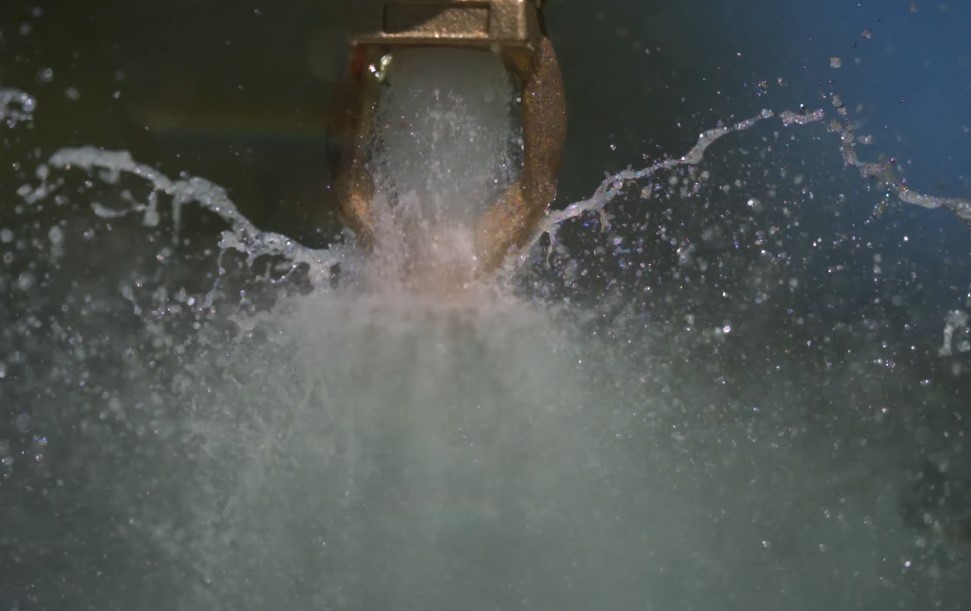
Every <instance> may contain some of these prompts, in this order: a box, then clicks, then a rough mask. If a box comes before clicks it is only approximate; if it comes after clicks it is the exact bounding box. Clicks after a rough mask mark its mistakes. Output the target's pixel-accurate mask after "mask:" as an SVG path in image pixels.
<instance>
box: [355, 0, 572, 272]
mask: <svg viewBox="0 0 971 611" xmlns="http://www.w3.org/2000/svg"><path fill="white" fill-rule="evenodd" d="M541 3H542V0H489V1H483V0H352V5H351V6H352V8H351V10H352V17H351V33H350V35H349V36H348V44H349V47H350V71H349V76H348V81H349V83H348V84H349V88H348V99H347V100H346V101H345V103H344V117H343V118H344V121H343V124H344V125H345V129H346V130H347V133H346V134H345V142H346V143H347V146H346V148H345V150H344V151H343V154H342V155H341V159H340V163H339V168H338V170H337V172H338V177H337V181H336V187H337V195H338V199H339V203H340V210H341V214H342V216H343V217H344V220H345V222H346V223H347V224H348V226H349V227H350V228H351V229H352V230H353V231H354V232H355V233H356V234H357V235H358V237H359V238H360V239H361V240H362V241H363V242H364V243H365V244H366V245H369V246H373V240H374V231H373V218H372V214H371V205H370V203H371V199H372V197H373V193H374V183H373V180H372V178H371V176H370V174H369V172H368V170H367V167H366V162H367V148H368V139H369V133H368V129H367V126H368V124H369V121H370V118H371V117H370V115H371V113H372V112H373V109H374V104H375V100H374V99H373V96H374V88H373V87H369V86H368V82H367V81H368V79H369V78H370V79H372V80H373V78H374V77H373V76H372V75H371V74H370V71H372V70H373V67H374V66H377V65H379V61H380V58H381V57H382V56H383V55H384V54H386V53H387V52H388V51H390V50H392V49H393V48H395V47H402V46H406V47H415V46H424V47H428V46H448V47H465V48H470V47H471V48H481V49H488V50H491V51H492V52H494V53H497V54H499V55H500V56H501V57H502V58H503V61H504V62H505V64H506V66H507V69H508V70H510V71H511V72H512V73H513V74H515V75H516V76H517V77H518V80H519V83H520V84H521V87H522V91H521V95H522V122H523V146H524V156H523V168H522V173H521V175H520V178H519V180H517V181H516V183H514V184H513V185H511V186H510V187H509V188H508V189H507V190H506V192H505V193H504V194H503V195H502V196H501V197H500V199H499V201H498V202H497V203H496V205H495V206H493V207H492V208H490V210H489V212H488V213H487V214H486V215H485V216H484V218H482V219H481V220H480V221H479V223H478V226H477V227H476V228H475V232H476V247H477V252H478V255H477V256H478V259H479V264H478V272H479V273H488V272H491V271H493V270H495V269H496V268H498V267H499V266H500V265H501V264H502V262H503V260H504V259H505V257H506V256H507V254H508V253H509V252H510V251H511V250H513V249H515V248H518V247H520V246H522V245H523V244H524V243H525V241H526V240H527V239H528V238H529V235H530V233H531V231H532V230H533V228H534V227H535V225H536V224H537V223H538V221H539V220H540V219H541V218H542V216H543V215H544V214H545V212H546V209H547V207H548V206H549V204H550V203H551V202H552V201H553V199H554V198H555V197H556V176H557V173H558V172H559V165H560V157H561V153H562V149H563V144H564V142H565V139H566V105H565V102H564V95H563V80H562V76H561V74H560V68H559V63H558V62H557V59H556V54H555V53H554V51H553V45H552V43H551V42H550V40H549V39H548V38H547V37H546V35H545V33H544V31H543V24H542V15H541V13H540V7H541Z"/></svg>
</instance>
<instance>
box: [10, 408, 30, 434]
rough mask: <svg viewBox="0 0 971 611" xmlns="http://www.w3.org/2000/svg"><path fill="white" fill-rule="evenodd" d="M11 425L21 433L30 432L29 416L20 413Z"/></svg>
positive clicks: (25, 413)
mask: <svg viewBox="0 0 971 611" xmlns="http://www.w3.org/2000/svg"><path fill="white" fill-rule="evenodd" d="M13 425H14V427H15V428H16V429H17V430H18V431H20V432H21V433H26V432H27V431H29V430H30V414H28V413H27V412H21V413H20V414H18V415H17V417H16V418H14V421H13Z"/></svg>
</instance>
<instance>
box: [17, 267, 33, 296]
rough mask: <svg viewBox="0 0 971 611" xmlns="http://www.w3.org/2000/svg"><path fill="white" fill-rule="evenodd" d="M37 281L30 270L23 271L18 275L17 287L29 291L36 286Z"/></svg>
mask: <svg viewBox="0 0 971 611" xmlns="http://www.w3.org/2000/svg"><path fill="white" fill-rule="evenodd" d="M35 282H36V278H35V277H34V274H32V273H30V272H23V273H21V274H20V275H19V276H17V288H18V289H20V290H21V291H25V292H26V291H29V290H30V289H32V288H33V287H34V283H35Z"/></svg>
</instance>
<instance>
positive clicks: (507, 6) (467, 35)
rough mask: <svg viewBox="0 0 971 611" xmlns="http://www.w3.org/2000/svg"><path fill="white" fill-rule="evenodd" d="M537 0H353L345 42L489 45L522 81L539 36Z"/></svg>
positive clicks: (357, 44) (378, 45) (376, 45)
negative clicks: (349, 27) (346, 40)
mask: <svg viewBox="0 0 971 611" xmlns="http://www.w3.org/2000/svg"><path fill="white" fill-rule="evenodd" d="M539 2H540V0H353V2H352V6H351V31H350V34H349V36H348V44H350V46H351V47H352V48H355V47H371V48H376V49H384V50H387V48H388V47H395V46H449V47H479V48H491V49H493V50H495V51H497V52H499V53H501V54H502V56H503V58H504V59H505V60H506V61H507V63H509V64H510V65H511V67H512V68H513V70H514V71H515V72H516V73H517V75H518V76H519V77H520V78H521V79H522V80H523V81H525V79H526V78H527V77H528V73H529V71H530V70H531V69H532V67H533V61H532V60H533V57H534V55H535V54H536V52H537V50H538V49H539V42H540V39H541V38H542V37H543V33H542V28H541V27H540V14H539V9H540V3H539Z"/></svg>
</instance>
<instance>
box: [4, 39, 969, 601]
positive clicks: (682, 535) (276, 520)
mask: <svg viewBox="0 0 971 611" xmlns="http://www.w3.org/2000/svg"><path fill="white" fill-rule="evenodd" d="M568 58H569V53H567V54H566V55H565V58H564V61H565V62H567V61H568ZM408 68H409V67H408V65H407V62H406V65H405V67H404V69H405V70H406V71H407V70H408ZM412 68H414V66H412ZM479 73H480V74H481V75H482V76H483V80H482V81H477V82H482V83H487V84H488V83H491V84H492V85H494V86H495V87H494V89H495V91H498V92H499V93H494V95H495V97H489V96H485V97H487V98H488V100H489V102H490V104H491V103H492V102H493V101H495V100H497V99H498V100H500V101H502V100H503V96H505V95H507V94H508V90H507V89H504V88H505V87H507V86H508V82H504V81H503V80H502V79H503V78H504V77H503V75H501V74H499V73H496V74H492V75H491V76H490V74H489V72H488V70H487V69H481V70H479ZM0 76H2V75H0ZM411 78H412V80H411V81H409V82H411V83H419V82H421V78H422V77H421V76H420V75H412V77H411ZM489 79H491V80H489ZM392 86H393V85H392ZM471 87H472V89H473V90H474V88H475V87H474V86H471ZM457 88H458V89H461V87H457ZM487 88H488V87H487ZM28 89H29V88H27V87H25V88H23V89H13V88H9V87H8V88H6V89H2V90H0V130H2V131H0V142H3V146H4V148H3V154H4V155H5V156H7V155H12V157H8V158H11V159H14V161H13V162H12V163H14V164H15V165H16V167H14V168H13V169H12V170H11V171H9V172H8V173H7V174H4V177H5V178H6V179H7V180H5V182H3V183H2V184H0V256H2V257H3V258H2V265H3V267H2V268H0V269H2V271H0V293H2V295H3V301H2V307H0V347H2V350H0V501H2V502H0V608H12V609H19V610H21V611H26V610H33V609H146V610H154V609H159V610H162V609H186V610H198V609H252V610H264V609H276V608H290V609H300V610H316V609H414V610H416V611H417V610H433V609H454V608H462V609H567V610H568V609H611V610H613V609H617V610H625V609H659V610H668V609H739V610H751V609H793V610H796V609H806V610H811V609H812V610H815V609H850V608H897V609H929V608H933V609H962V608H965V607H966V606H967V605H968V604H969V602H971V591H969V589H968V586H967V576H968V574H969V571H971V547H969V546H971V514H969V511H968V509H967V507H969V506H971V453H969V452H971V450H969V449H968V447H967V443H968V442H967V435H968V433H967V430H968V429H967V419H968V417H969V413H968V410H967V407H966V405H967V402H968V396H969V392H971V387H969V385H968V371H969V370H968V368H969V367H971V361H969V359H971V326H969V324H968V314H967V312H968V310H969V309H971V285H969V282H968V277H969V275H968V274H969V272H971V265H969V262H971V260H969V258H968V244H969V242H971V240H969V238H968V232H967V230H966V227H965V226H964V223H962V220H965V221H966V220H967V219H968V202H967V201H966V200H964V199H960V198H959V197H952V196H948V197H937V196H934V195H930V194H925V193H931V192H932V191H933V189H932V188H922V187H917V186H914V185H911V184H908V183H907V182H906V181H905V180H903V179H901V178H899V177H898V174H899V173H900V172H899V166H897V165H896V162H895V161H891V160H890V159H880V157H879V153H878V152H876V147H870V148H867V146H866V145H865V144H864V142H865V141H866V139H865V138H864V139H863V140H861V134H860V133H859V130H860V126H859V123H858V122H857V120H856V119H855V117H854V116H853V113H851V112H849V111H847V109H846V108H845V106H844V105H843V102H842V100H841V99H840V97H839V96H835V95H832V94H829V93H827V94H826V95H825V96H823V97H822V99H821V100H814V101H818V102H819V104H817V105H816V106H814V105H807V106H806V107H805V108H803V109H799V108H795V109H794V110H787V108H786V107H780V108H776V109H774V110H772V111H770V110H762V108H763V106H764V105H762V104H758V105H756V106H754V107H752V109H751V112H749V113H748V115H747V116H750V117H751V118H749V119H741V120H739V119H732V120H730V121H726V122H725V123H724V124H712V125H711V126H710V129H706V130H705V131H703V132H702V133H701V134H700V136H698V137H697V139H695V138H694V137H692V138H691V139H692V140H694V142H692V143H689V144H688V145H687V146H686V147H684V149H683V150H675V151H666V152H665V153H664V154H662V155H660V156H657V157H655V158H654V160H648V161H645V162H644V164H643V166H642V168H641V169H635V168H629V169H627V170H622V171H620V172H611V173H610V175H609V176H607V177H606V178H605V179H604V181H603V183H602V184H601V185H600V186H599V187H598V188H596V189H595V190H594V192H593V193H591V194H590V195H589V196H588V197H582V198H579V200H578V201H577V202H575V203H572V204H566V205H560V206H558V210H557V211H555V212H553V213H552V214H551V215H550V216H549V217H548V218H547V219H546V220H545V221H544V224H543V226H542V227H541V228H540V230H539V231H538V232H537V234H536V236H535V239H534V240H533V241H532V242H531V243H530V245H529V246H528V247H527V248H525V249H524V250H523V252H521V253H518V254H517V255H516V256H514V257H512V258H511V259H510V263H509V265H508V267H507V269H506V270H504V273H503V274H501V275H500V277H499V278H497V279H495V280H494V281H490V282H484V283H482V284H481V285H477V286H473V287H470V288H469V289H468V290H467V291H465V292H462V293H460V294H457V295H452V296H450V297H449V298H447V299H445V298H442V296H441V295H438V294H428V293H423V292H421V291H415V290H412V289H410V288H408V287H405V286H403V285H402V284H401V283H400V282H397V281H395V278H396V277H395V276H394V275H393V274H390V275H389V274H388V273H387V270H388V268H389V265H383V266H381V267H380V268H376V267H375V263H374V262H375V261H379V262H380V261H385V262H388V261H391V260H392V259H393V258H394V257H395V256H397V255H398V254H400V251H397V250H392V251H390V252H384V253H382V252H380V251H379V253H378V255H379V256H377V257H374V256H370V255H367V254H365V253H362V252H360V251H359V250H358V249H356V248H355V246H354V244H353V240H352V239H350V237H347V236H345V237H344V238H340V237H338V238H336V239H334V240H333V241H332V243H331V244H330V245H329V246H328V247H327V248H308V247H306V246H304V245H301V244H300V243H299V242H298V241H296V240H295V239H293V238H290V237H287V236H285V235H282V234H280V233H275V232H272V231H266V230H263V229H261V228H260V227H258V226H257V225H256V224H254V223H253V221H252V220H251V219H250V218H249V217H248V216H247V215H244V214H242V213H241V212H240V211H239V209H238V207H237V206H236V205H235V204H234V197H233V196H232V195H231V192H230V191H228V190H227V189H226V188H224V187H222V186H220V185H218V184H216V183H215V182H213V181H210V180H207V179H205V178H202V177H195V176H192V175H191V174H190V173H187V172H186V173H181V174H179V175H178V176H177V177H176V176H175V175H174V174H172V175H170V174H168V173H167V172H166V171H163V170H162V169H160V168H158V167H156V165H155V164H153V162H152V160H151V159H148V160H145V159H138V158H137V156H135V155H133V154H131V153H129V152H127V151H124V150H121V149H118V150H115V151H112V150H110V149H107V150H106V149H104V148H100V147H99V146H96V144H97V143H93V144H95V145H92V143H78V144H81V145H80V146H74V145H73V144H72V145H70V146H68V144H69V143H67V142H64V143H61V145H59V146H55V147H50V148H49V149H47V148H44V147H41V146H37V145H36V137H35V134H36V133H37V132H38V131H39V130H41V129H43V128H44V127H45V122H46V121H49V120H52V119H49V118H48V117H47V116H45V114H44V112H45V111H44V108H45V106H44V102H45V100H44V97H43V96H40V95H37V96H36V97H35V96H34V95H33V92H32V91H31V92H30V93H27V90H28ZM465 90H466V91H467V90H469V87H468V86H467V87H465ZM423 92H425V93H427V90H426V89H424V88H423V87H421V86H418V85H415V89H414V91H413V92H412V93H413V95H411V98H410V99H411V101H410V102H409V101H402V100H398V101H395V100H391V101H390V102H388V103H389V105H391V106H392V107H394V106H395V105H398V104H400V105H402V106H407V105H408V104H411V103H414V102H415V100H418V102H419V103H421V104H427V103H428V99H427V98H423V97H422V95H421V94H422V93H423ZM476 95H478V94H476ZM761 101H762V100H759V102H761ZM503 106H504V103H500V104H499V105H498V106H490V105H489V104H487V105H486V107H487V108H493V109H495V108H502V107H503ZM433 114H434V113H429V117H431V118H430V119H429V123H428V124H427V126H426V127H427V131H428V132H429V133H432V134H434V133H435V130H436V129H440V128H441V126H442V125H448V126H452V127H454V126H455V122H454V121H453V120H452V119H448V120H446V119H442V122H440V123H437V122H436V120H435V117H434V116H433ZM473 114H475V116H477V117H479V118H482V120H483V123H484V124H485V125H487V126H489V125H492V126H496V127H497V129H496V130H495V131H494V132H493V135H495V134H496V133H498V134H500V135H502V136H503V137H500V138H494V139H491V140H490V139H485V140H483V141H482V149H481V150H479V151H478V152H477V153H476V154H475V155H470V156H469V157H468V158H462V157H460V156H456V155H451V156H449V159H448V163H447V164H443V166H442V167H443V168H444V169H443V170H442V172H443V173H442V174H438V175H436V176H437V178H438V179H443V177H444V176H445V175H446V174H448V175H450V176H455V175H456V174H462V175H463V176H464V177H465V178H467V179H468V180H470V181H472V182H476V181H478V183H482V184H491V185H492V187H490V188H495V189H499V188H500V187H501V185H502V183H503V181H508V180H510V179H511V176H510V175H509V174H508V168H506V167H503V166H502V162H500V163H499V164H498V165H492V166H491V167H487V168H486V169H489V170H494V171H495V172H494V173H493V174H490V173H483V172H482V171H481V170H482V169H483V168H484V167H486V166H484V165H483V164H482V163H480V162H481V159H482V158H483V157H490V156H491V157H492V158H493V159H496V158H499V159H507V160H508V158H507V157H505V155H507V154H508V151H507V150H506V149H505V147H506V146H507V145H508V141H507V139H506V138H505V135H506V134H508V133H510V130H511V131H512V133H513V136H512V139H513V141H514V140H515V126H514V125H512V126H510V124H508V123H504V121H506V120H507V117H506V115H505V114H504V113H501V112H499V113H496V114H495V115H489V114H488V113H487V112H486V111H482V109H481V108H480V109H479V111H476V112H475V113H473ZM413 116H419V118H421V117H420V113H413ZM483 117H484V118H483ZM439 118H441V117H439ZM466 127H468V126H466ZM470 129H472V128H470ZM475 129H481V126H480V127H475ZM479 133H481V132H479ZM398 135H400V134H396V133H395V132H394V131H393V130H392V132H390V133H388V134H385V135H384V137H385V140H384V142H385V147H386V148H385V149H384V153H386V155H387V156H386V158H385V159H386V164H385V171H386V172H387V173H388V175H386V176H385V179H386V180H387V182H388V183H389V184H390V183H393V184H395V185H396V188H397V189H398V190H402V191H408V192H410V195H408V196H407V197H405V198H403V201H405V204H404V205H406V206H410V205H411V204H416V205H417V207H415V208H410V209H411V210H419V211H421V213H420V214H419V215H418V216H422V215H427V214H429V213H428V208H422V207H421V206H420V204H427V203H429V202H433V203H434V206H433V208H432V216H434V215H437V214H440V213H442V212H443V210H445V211H448V212H451V211H454V210H456V208H454V207H448V206H445V208H442V205H444V204H447V203H448V202H450V201H454V200H455V199H456V198H460V197H462V193H461V191H460V190H456V191H454V192H450V193H445V194H443V191H442V190H441V189H439V188H437V187H429V186H428V184H427V183H425V184H423V183H422V182H421V181H420V180H419V179H418V178H416V176H417V169H416V168H417V165H416V166H412V165H409V164H412V163H413V162H414V160H415V158H416V154H415V153H412V152H409V151H411V149H409V148H408V147H410V146H412V145H414V143H413V142H412V141H411V140H407V139H406V140H404V141H402V142H397V143H396V142H393V139H394V137H396V136H398ZM429 143H430V144H429ZM425 144H428V150H438V149H435V146H437V144H436V141H435V139H434V138H431V139H430V140H429V141H426V143H425ZM419 148H420V147H419ZM483 151H484V152H483ZM439 152H440V151H439ZM418 154H424V153H418ZM871 159H873V161H870V160H871ZM463 170H468V171H467V172H465V173H464V174H463V173H462V171H463ZM473 170H475V171H473ZM409 181H410V182H409ZM446 182H447V184H449V185H455V184H457V183H456V182H455V181H446ZM567 182H569V181H567ZM402 185H407V187H402ZM590 186H592V185H590ZM480 187H481V184H480ZM477 189H478V188H477ZM481 189H482V190H483V191H485V190H486V188H485V187H481ZM476 192H477V193H478V192H479V191H476ZM396 194H397V195H400V192H398V191H396ZM480 194H481V193H480ZM435 198H441V199H440V200H438V199H435ZM482 199H483V200H484V201H488V198H487V197H483V198H482ZM463 201H464V202H466V203H469V205H470V207H469V208H468V209H465V208H458V210H466V211H468V210H474V209H475V207H476V206H477V205H479V204H477V203H476V202H475V201H474V199H469V200H467V201H466V200H463ZM479 203H480V204H481V202H479ZM397 205H398V206H399V209H400V206H401V205H402V204H401V202H400V201H399V202H397ZM390 208H394V206H390ZM938 208H940V210H938ZM931 215H934V216H931ZM422 218H426V219H427V216H422ZM462 218H464V217H462ZM390 267H393V266H390Z"/></svg>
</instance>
